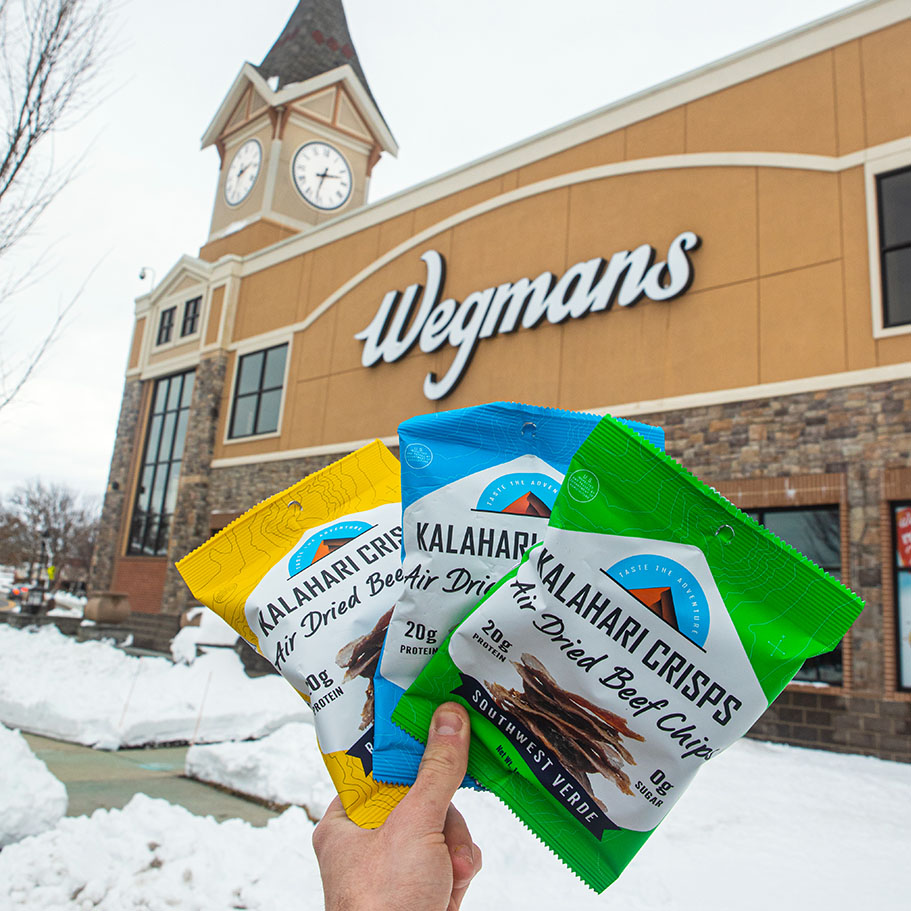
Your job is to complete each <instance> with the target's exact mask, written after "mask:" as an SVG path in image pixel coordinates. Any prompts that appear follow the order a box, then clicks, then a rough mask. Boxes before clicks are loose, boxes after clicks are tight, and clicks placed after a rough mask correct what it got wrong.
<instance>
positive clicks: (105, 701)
mask: <svg viewBox="0 0 911 911" xmlns="http://www.w3.org/2000/svg"><path fill="white" fill-rule="evenodd" d="M0 655H2V656H3V657H2V660H0V721H2V722H5V723H6V724H8V725H10V726H12V727H18V728H22V729H23V730H27V731H33V732H34V733H37V734H44V735H46V736H49V737H56V738H59V739H61V740H70V741H74V742H76V743H84V744H86V745H88V746H97V747H101V748H103V749H117V748H118V747H120V746H138V745H140V744H148V743H168V742H171V741H200V742H211V741H220V740H242V739H246V738H250V737H262V736H264V735H266V734H268V733H271V732H272V731H274V730H276V729H277V728H279V727H281V726H282V725H283V724H285V723H287V722H289V721H301V720H303V719H305V718H307V717H309V715H310V709H309V708H308V707H307V706H306V705H305V704H304V701H303V700H302V699H301V698H300V697H299V696H298V695H297V693H295V692H294V690H293V689H291V687H290V686H288V684H287V683H285V681H284V680H283V679H282V678H281V677H278V676H271V675H270V676H267V677H260V678H257V679H251V678H249V677H247V675H246V674H245V673H244V670H243V666H242V664H241V662H240V659H239V658H238V656H237V654H236V653H235V652H233V651H230V650H227V649H219V650H217V651H213V652H212V653H211V654H207V655H203V656H202V657H201V658H199V659H198V660H197V661H195V662H194V663H193V664H192V665H189V666H187V665H175V664H172V663H171V662H170V661H169V660H168V659H167V658H136V657H133V656H131V655H127V654H125V653H124V652H122V651H120V650H119V649H117V648H114V647H113V646H112V645H111V644H110V643H107V642H77V641H76V640H74V639H71V638H69V637H67V636H64V635H62V634H61V633H60V632H59V630H57V629H56V628H55V627H51V626H45V627H42V628H40V629H26V630H17V629H13V628H12V627H6V626H0Z"/></svg>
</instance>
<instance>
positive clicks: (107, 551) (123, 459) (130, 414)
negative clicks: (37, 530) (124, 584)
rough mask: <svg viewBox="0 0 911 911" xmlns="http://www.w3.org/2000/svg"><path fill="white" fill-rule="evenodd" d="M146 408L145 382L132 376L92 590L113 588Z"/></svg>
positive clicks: (94, 562) (120, 423) (119, 429)
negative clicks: (138, 441) (143, 387)
mask: <svg viewBox="0 0 911 911" xmlns="http://www.w3.org/2000/svg"><path fill="white" fill-rule="evenodd" d="M141 410H142V383H141V382H140V380H138V379H134V378H130V379H128V380H127V381H126V382H125V383H124V387H123V400H122V403H121V406H120V418H119V420H118V422H117V435H116V436H115V438H114V454H113V456H112V457H111V471H110V474H109V476H108V486H107V490H106V491H105V494H104V505H103V506H102V509H101V522H100V525H99V528H98V539H97V541H96V542H95V550H94V552H93V554H92V565H91V568H90V570H89V581H88V589H89V591H90V592H99V591H110V590H111V585H112V583H113V581H114V565H115V562H116V560H117V557H118V556H119V546H120V532H121V528H122V525H121V522H122V520H123V518H122V517H123V516H125V515H127V514H128V513H129V510H130V506H131V504H130V503H128V502H127V497H129V495H130V471H131V468H132V464H133V448H134V446H135V445H136V442H137V433H138V423H139V415H140V411H141Z"/></svg>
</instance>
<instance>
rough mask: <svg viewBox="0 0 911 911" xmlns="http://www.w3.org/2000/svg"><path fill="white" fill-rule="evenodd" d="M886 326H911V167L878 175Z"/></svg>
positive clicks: (881, 267) (884, 323) (880, 249)
mask: <svg viewBox="0 0 911 911" xmlns="http://www.w3.org/2000/svg"><path fill="white" fill-rule="evenodd" d="M876 195H877V201H878V203H879V255H880V270H881V273H882V294H883V326H884V327H886V328H888V327H890V326H905V325H908V324H909V323H911V167H908V168H902V169H900V170H898V171H889V172H887V173H885V174H879V175H878V176H877V178H876Z"/></svg>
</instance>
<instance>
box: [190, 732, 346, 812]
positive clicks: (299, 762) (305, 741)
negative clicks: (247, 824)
mask: <svg viewBox="0 0 911 911" xmlns="http://www.w3.org/2000/svg"><path fill="white" fill-rule="evenodd" d="M185 772H186V774H187V775H188V776H190V778H197V779H199V780H200V781H208V782H212V783H214V784H220V785H224V786H225V787H229V788H231V789H232V790H235V791H239V792H240V793H241V794H249V795H251V796H253V797H258V798H259V799H260V800H268V801H271V802H272V803H279V804H296V805H297V806H299V807H303V808H304V810H305V811H306V813H307V815H308V816H309V817H310V818H311V819H314V820H316V819H320V818H321V817H322V815H323V813H325V812H326V807H327V806H329V802H330V801H331V800H332V798H333V797H334V796H335V788H334V787H333V785H332V779H331V778H330V777H329V773H328V772H327V771H326V767H325V765H324V764H323V761H322V759H321V757H320V753H319V747H318V746H317V743H316V732H315V731H314V729H313V725H312V724H286V725H285V726H284V727H283V728H279V730H277V731H276V732H275V733H274V734H270V735H269V736H268V737H264V738H263V739H262V740H256V741H246V742H244V743H216V744H210V745H208V746H194V747H190V749H189V750H187V758H186V767H185Z"/></svg>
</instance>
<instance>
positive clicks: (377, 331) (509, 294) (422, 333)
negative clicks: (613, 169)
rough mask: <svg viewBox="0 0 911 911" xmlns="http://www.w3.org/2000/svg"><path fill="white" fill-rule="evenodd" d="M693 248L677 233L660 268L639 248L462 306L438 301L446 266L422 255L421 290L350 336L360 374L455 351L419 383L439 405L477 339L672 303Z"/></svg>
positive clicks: (688, 234) (389, 302) (683, 285)
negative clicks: (445, 365)
mask: <svg viewBox="0 0 911 911" xmlns="http://www.w3.org/2000/svg"><path fill="white" fill-rule="evenodd" d="M700 243H701V241H700V238H699V237H698V235H696V234H694V233H693V232H692V231H684V232H682V233H681V234H678V235H677V236H676V237H675V238H674V239H673V240H672V241H671V243H670V246H669V247H668V251H667V258H666V260H664V261H660V262H655V250H654V248H653V247H651V246H649V245H648V244H642V245H640V246H638V247H636V248H635V249H634V250H621V251H619V252H618V253H614V254H613V255H612V256H611V257H610V259H608V260H605V259H604V258H603V257H596V258H595V259H590V260H587V261H585V262H580V263H576V264H575V265H573V266H570V267H569V269H567V270H566V272H565V273H564V274H563V275H562V276H561V277H560V279H559V280H557V279H556V277H555V276H554V275H553V273H551V272H542V273H541V274H540V275H539V276H538V277H537V278H535V279H533V280H532V279H529V278H520V279H517V280H516V281H514V282H505V283H503V284H502V285H499V286H497V287H493V288H485V289H484V290H482V291H473V292H472V293H471V294H469V295H468V296H467V297H466V298H465V299H464V300H463V301H462V302H461V303H460V302H459V301H457V300H455V299H453V298H451V297H450V298H446V299H444V300H441V299H440V298H441V297H442V292H443V285H444V284H445V275H446V264H445V262H444V260H443V257H442V256H441V255H440V254H439V253H438V252H437V251H436V250H428V251H427V252H426V253H424V255H423V256H422V257H421V259H422V260H423V261H424V265H425V266H426V268H427V281H426V284H425V285H423V286H421V285H419V284H414V285H409V286H408V287H407V288H406V289H405V291H404V293H403V292H400V291H390V292H388V294H386V296H385V297H384V298H383V301H382V303H381V304H380V306H379V309H378V310H377V312H376V315H375V316H374V317H373V320H372V321H371V322H370V325H369V326H367V327H366V328H365V329H362V330H361V331H360V332H358V333H357V334H356V335H355V336H354V337H355V338H356V339H361V340H363V342H364V350H363V352H362V354H361V363H362V364H363V365H364V366H365V367H372V366H373V365H374V364H376V363H378V362H379V361H380V360H383V361H386V363H389V364H391V363H393V362H395V361H397V360H399V358H401V357H404V355H405V354H407V353H408V352H409V351H410V350H411V348H413V347H414V345H415V344H416V343H419V345H420V349H421V351H423V352H425V353H427V354H429V353H431V352H433V351H437V350H438V349H439V348H441V347H442V346H443V345H444V344H446V343H448V344H449V345H451V346H452V347H453V348H455V349H457V350H456V356H455V358H454V359H453V361H452V363H451V364H450V366H449V369H448V370H447V371H446V373H445V374H444V375H443V376H442V377H441V378H440V379H437V376H436V374H435V373H428V374H427V377H426V378H425V380H424V395H425V396H427V398H428V399H441V398H443V397H444V396H446V395H448V394H449V393H450V392H452V390H453V389H454V388H455V387H456V385H457V384H458V382H459V380H460V379H461V378H462V376H463V374H464V373H465V370H466V369H467V368H468V364H469V363H470V361H471V358H472V355H473V354H474V352H475V349H476V348H477V346H478V343H479V342H480V341H481V340H482V339H486V338H491V337H492V336H493V335H504V334H506V333H509V332H514V331H515V330H516V329H518V328H519V327H520V326H521V327H522V328H523V329H534V328H535V326H537V325H539V324H540V323H541V321H542V320H543V319H545V318H546V319H547V321H548V322H550V323H553V324H557V323H561V322H563V321H564V320H565V319H568V318H570V319H580V318H582V317H583V316H586V315H587V314H588V313H596V312H600V311H602V310H610V309H611V307H612V306H613V304H614V303H615V302H616V304H617V306H619V307H631V306H633V305H634V304H636V303H638V301H640V300H642V298H644V297H647V298H649V299H651V300H654V301H665V300H671V299H672V298H675V297H679V296H680V295H681V294H683V293H684V292H685V291H686V290H687V289H688V288H689V286H690V284H692V281H693V266H692V263H691V262H690V258H689V256H688V255H687V254H688V252H691V251H693V250H695V249H697V248H698V247H699V244H700ZM419 296H420V305H419V306H418V307H417V312H416V313H414V310H415V305H416V303H417V300H418V297H419Z"/></svg>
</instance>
